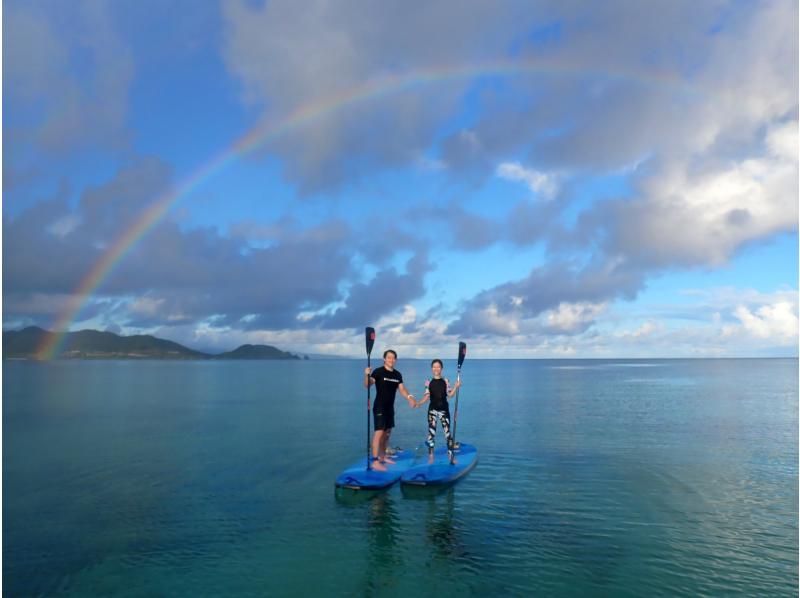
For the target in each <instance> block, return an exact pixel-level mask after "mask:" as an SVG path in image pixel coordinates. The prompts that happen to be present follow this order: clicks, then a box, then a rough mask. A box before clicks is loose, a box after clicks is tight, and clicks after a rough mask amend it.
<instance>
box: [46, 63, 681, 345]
mask: <svg viewBox="0 0 800 598" xmlns="http://www.w3.org/2000/svg"><path fill="white" fill-rule="evenodd" d="M534 74H538V75H567V76H569V75H596V76H598V77H603V78H605V79H607V80H608V79H629V80H635V81H639V82H641V83H644V84H647V85H656V86H668V87H672V88H674V87H679V88H680V87H683V88H685V89H690V88H689V86H688V85H686V84H685V82H684V81H682V80H681V79H679V78H678V77H677V76H675V75H673V74H668V73H652V72H651V73H636V72H632V71H631V72H625V71H619V70H618V71H612V72H609V71H602V72H601V71H596V72H595V71H591V70H586V69H582V68H580V67H570V66H565V65H563V64H560V65H553V64H547V63H543V62H538V61H536V62H531V61H513V62H512V61H502V62H491V63H480V64H472V65H466V66H464V65H461V66H446V67H437V68H429V69H420V70H414V71H409V72H406V73H403V74H396V75H394V74H393V75H387V76H383V77H378V78H375V79H370V80H368V81H366V82H365V83H363V84H362V85H360V86H355V87H352V88H348V89H347V90H344V91H342V92H339V93H335V94H332V95H330V96H326V97H323V98H320V99H319V100H318V101H315V102H311V103H309V104H307V105H304V106H301V107H300V108H298V109H297V110H295V111H293V112H291V113H289V114H288V115H287V116H286V117H285V118H283V119H282V120H279V121H276V122H269V121H263V122H261V123H259V124H258V125H256V126H255V127H254V128H253V129H252V130H250V131H248V132H247V133H246V134H244V135H243V136H241V137H240V138H238V139H237V140H235V141H234V142H233V143H232V144H230V145H229V146H228V147H226V148H225V149H224V150H223V151H222V152H221V153H220V154H218V155H217V156H215V157H213V158H212V159H210V160H208V161H207V162H205V163H204V164H203V165H202V166H200V168H198V169H197V170H196V171H195V172H194V173H192V174H191V175H190V176H188V177H187V178H185V179H184V180H183V181H182V182H181V183H180V184H178V185H176V186H174V187H173V188H171V189H170V190H168V191H167V192H165V193H164V194H163V195H161V196H159V197H157V198H156V199H155V200H153V202H152V203H151V204H150V205H149V206H148V207H147V208H145V210H144V211H143V212H142V213H141V214H140V215H139V217H138V218H137V219H136V220H135V221H134V222H133V224H132V225H131V226H130V227H129V228H128V229H127V230H125V231H124V232H123V233H122V234H121V235H120V236H119V238H118V239H116V240H115V241H114V242H113V243H112V244H111V245H110V246H109V247H108V248H107V250H106V252H105V253H104V254H103V256H102V257H101V258H100V259H99V260H98V261H97V263H95V264H94V266H92V268H91V269H90V270H89V272H88V273H87V274H86V276H85V277H84V278H83V280H81V282H80V284H79V285H78V286H77V288H76V289H75V290H74V291H73V292H72V293H71V294H70V297H69V299H68V301H67V303H66V305H65V307H64V308H63V309H62V311H61V312H60V313H59V314H58V316H57V317H56V319H55V320H54V323H53V325H52V326H51V329H52V330H54V331H55V332H54V333H53V334H50V335H48V336H47V337H46V338H45V340H44V341H43V343H42V345H41V346H40V347H39V349H38V351H37V354H36V355H37V358H38V359H42V360H49V359H52V358H53V357H54V356H56V355H58V354H59V352H60V350H61V346H62V344H63V341H64V338H65V335H66V332H67V331H68V330H69V327H70V325H71V324H72V323H73V321H74V320H75V318H76V317H77V316H78V314H79V313H80V311H81V309H82V308H83V306H84V305H85V303H86V302H87V300H88V299H89V297H91V295H92V294H93V293H94V292H95V291H96V290H97V289H98V288H99V287H100V285H101V284H102V283H103V281H104V280H105V279H106V278H107V277H108V276H109V275H110V274H111V272H112V271H113V270H114V267H115V266H116V265H117V264H118V263H119V262H120V261H121V260H123V259H124V257H125V256H126V254H127V253H128V252H129V251H130V250H131V248H132V247H134V246H135V245H136V244H137V243H138V242H139V241H140V240H141V239H142V238H143V237H144V236H145V235H146V234H147V233H148V232H149V231H150V230H151V229H152V228H153V227H154V226H155V225H156V224H157V223H158V222H159V221H161V219H162V218H164V216H165V215H166V214H167V213H168V212H169V211H170V208H172V206H173V205H175V203H176V202H178V201H179V200H180V199H181V198H182V197H184V196H185V195H187V194H188V193H190V192H192V191H193V190H195V189H197V188H198V187H200V186H201V185H202V184H203V183H204V182H205V181H207V180H208V179H209V178H210V177H212V176H213V175H215V174H216V173H218V172H220V171H221V170H223V169H224V168H225V167H226V166H228V165H229V164H231V163H232V162H234V161H235V160H236V159H237V158H239V157H241V156H243V155H245V154H248V153H249V152H252V151H253V150H254V149H256V148H258V147H260V146H262V145H264V144H265V143H267V142H269V141H273V140H275V139H277V138H279V137H281V136H283V135H286V134H288V133H291V132H292V131H294V130H297V129H300V128H302V127H305V126H307V125H309V124H312V123H314V122H315V121H316V120H318V119H319V118H321V117H323V116H325V115H328V114H330V113H333V112H336V111H340V110H344V109H346V108H348V107H350V106H352V105H354V104H357V103H360V102H365V101H368V100H375V99H379V98H381V97H385V96H389V95H393V94H396V93H400V92H403V91H408V90H411V89H415V88H418V87H424V86H426V85H431V84H434V83H440V82H445V81H449V80H457V79H467V78H471V77H511V76H518V75H534Z"/></svg>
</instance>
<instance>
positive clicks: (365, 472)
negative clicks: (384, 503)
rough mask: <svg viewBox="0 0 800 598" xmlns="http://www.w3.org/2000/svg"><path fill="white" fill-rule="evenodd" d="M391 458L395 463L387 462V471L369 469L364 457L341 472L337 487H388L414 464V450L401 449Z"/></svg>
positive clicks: (354, 488) (378, 488)
mask: <svg viewBox="0 0 800 598" xmlns="http://www.w3.org/2000/svg"><path fill="white" fill-rule="evenodd" d="M387 456H388V455H387ZM390 458H391V459H393V460H394V461H395V463H393V464H388V463H387V464H386V471H378V470H376V469H374V468H372V469H367V458H366V457H362V458H361V459H359V460H358V461H356V462H355V463H353V465H351V466H350V467H348V468H347V469H345V470H344V471H343V472H342V473H340V474H339V476H338V477H337V478H336V487H337V488H349V489H351V490H380V489H382V488H388V487H389V486H391V485H392V484H394V483H395V482H396V481H397V480H399V479H400V476H401V475H402V474H403V472H404V471H406V470H407V469H408V468H409V467H411V466H412V465H413V464H414V452H413V451H408V450H403V449H400V450H397V451H396V452H395V453H394V454H393V455H391V457H390Z"/></svg>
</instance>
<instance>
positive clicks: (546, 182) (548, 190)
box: [495, 162, 558, 199]
mask: <svg viewBox="0 0 800 598" xmlns="http://www.w3.org/2000/svg"><path fill="white" fill-rule="evenodd" d="M495 174H496V175H497V176H499V177H500V178H503V179H506V180H509V181H520V182H522V183H525V185H527V186H528V189H530V190H531V191H532V192H533V194H534V195H536V196H537V197H540V198H543V199H550V198H552V197H553V196H554V195H555V194H556V191H557V190H558V183H557V177H556V176H555V175H553V174H548V173H545V172H540V171H538V170H534V169H532V168H525V167H524V166H522V164H520V163H519V162H503V163H502V164H500V165H499V166H498V167H497V169H496V170H495Z"/></svg>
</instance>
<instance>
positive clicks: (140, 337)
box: [3, 326, 308, 359]
mask: <svg viewBox="0 0 800 598" xmlns="http://www.w3.org/2000/svg"><path fill="white" fill-rule="evenodd" d="M54 334H55V333H54V332H51V331H49V330H44V329H43V328H39V327H37V326H29V327H28V328H23V329H22V330H9V331H3V358H4V359H37V358H38V355H37V352H38V351H39V349H40V348H41V347H43V346H44V345H45V344H47V342H48V341H49V340H52V337H53V335H54ZM54 357H56V358H59V359H301V357H300V356H299V355H294V354H293V353H289V352H287V351H281V350H280V349H277V348H275V347H273V346H270V345H242V346H241V347H238V348H237V349H234V350H233V351H227V352H225V353H219V354H211V353H203V352H202V351H195V350H193V349H189V348H188V347H184V346H183V345H180V344H178V343H175V342H173V341H168V340H165V339H162V338H156V337H155V336H150V335H149V334H137V335H134V336H121V335H119V334H114V333H113V332H101V331H99V330H81V331H79V332H68V333H66V335H64V339H63V340H62V342H61V344H60V348H59V351H58V354H57V355H55V356H54ZM304 359H308V356H305V357H304Z"/></svg>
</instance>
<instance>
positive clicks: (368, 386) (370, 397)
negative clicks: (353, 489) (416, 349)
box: [367, 353, 372, 469]
mask: <svg viewBox="0 0 800 598" xmlns="http://www.w3.org/2000/svg"><path fill="white" fill-rule="evenodd" d="M371 367H372V366H371V365H370V363H369V353H367V368H371ZM371 390H372V385H371V384H370V383H369V380H367V469H372V463H371V462H372V459H370V446H369V432H370V422H369V416H370V411H371V407H370V401H371V400H372V395H371Z"/></svg>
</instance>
